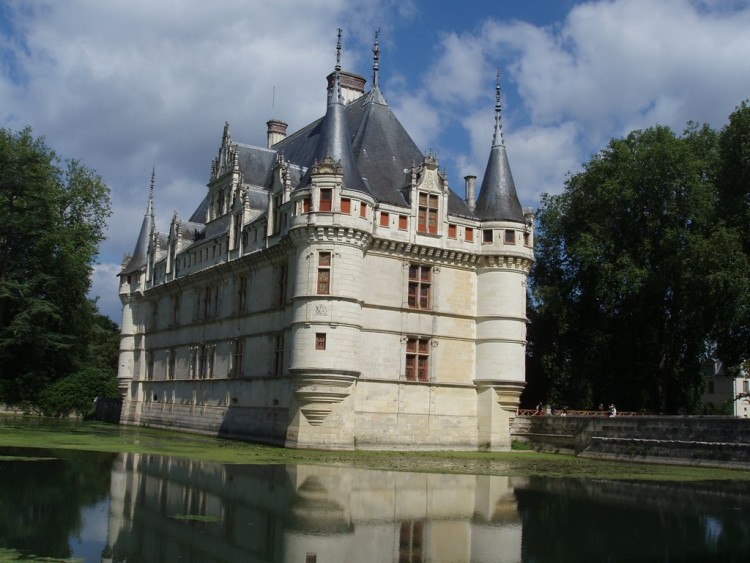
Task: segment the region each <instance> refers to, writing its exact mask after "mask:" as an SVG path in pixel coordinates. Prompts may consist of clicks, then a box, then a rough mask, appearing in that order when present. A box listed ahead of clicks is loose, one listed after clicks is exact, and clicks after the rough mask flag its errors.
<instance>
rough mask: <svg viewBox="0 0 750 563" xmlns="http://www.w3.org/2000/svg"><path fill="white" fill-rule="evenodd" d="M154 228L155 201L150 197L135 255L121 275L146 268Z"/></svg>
mask: <svg viewBox="0 0 750 563" xmlns="http://www.w3.org/2000/svg"><path fill="white" fill-rule="evenodd" d="M153 228H154V201H153V196H149V198H148V205H146V214H145V215H144V217H143V222H142V223H141V232H140V233H139V234H138V240H137V241H136V243H135V248H134V249H133V255H132V256H131V258H130V260H129V261H128V263H127V264H126V265H125V267H124V268H123V269H122V271H121V272H120V275H127V274H132V273H133V272H137V271H138V270H141V269H142V268H145V267H146V261H147V260H148V243H149V237H150V236H151V231H152V230H153Z"/></svg>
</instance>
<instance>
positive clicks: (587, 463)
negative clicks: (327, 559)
mask: <svg viewBox="0 0 750 563" xmlns="http://www.w3.org/2000/svg"><path fill="white" fill-rule="evenodd" d="M2 447H13V448H19V447H20V448H39V449H51V450H54V449H78V450H88V451H102V452H134V453H146V454H148V453H151V454H159V455H169V456H175V457H184V458H189V459H195V460H206V461H217V462H222V463H232V464H254V465H271V464H320V465H347V466H352V467H361V468H369V469H380V470H389V471H418V472H419V471H423V472H432V473H457V474H467V473H470V474H479V475H505V476H544V477H583V478H591V479H628V480H669V481H697V480H717V479H719V480H724V479H734V480H736V479H745V480H747V479H750V473H748V472H745V471H737V470H731V469H708V468H700V467H683V466H680V467H675V466H665V465H659V464H648V463H625V462H613V461H603V460H592V459H581V458H577V457H575V456H573V455H568V454H551V453H541V452H535V451H529V450H526V451H511V452H500V453H497V452H445V451H440V452H383V451H378V452H373V451H354V452H350V451H347V452H332V451H315V450H289V449H283V448H276V447H270V446H262V445H257V444H249V443H244V442H237V441H233V440H225V439H219V438H212V437H208V436H201V435H195V434H187V433H180V432H172V431H164V430H155V429H150V428H134V427H122V426H118V425H113V424H106V423H101V422H87V421H80V420H57V419H46V418H41V417H29V416H10V415H4V416H0V448H2ZM0 453H1V452H0Z"/></svg>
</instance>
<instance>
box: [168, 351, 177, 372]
mask: <svg viewBox="0 0 750 563" xmlns="http://www.w3.org/2000/svg"><path fill="white" fill-rule="evenodd" d="M167 353H168V354H169V355H168V357H167V379H174V378H175V366H176V364H177V350H175V349H174V348H170V349H169V351H168V352H167Z"/></svg>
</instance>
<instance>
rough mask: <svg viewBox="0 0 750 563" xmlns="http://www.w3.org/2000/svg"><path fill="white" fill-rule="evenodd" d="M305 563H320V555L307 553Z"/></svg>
mask: <svg viewBox="0 0 750 563" xmlns="http://www.w3.org/2000/svg"><path fill="white" fill-rule="evenodd" d="M305 563H318V554H317V553H305Z"/></svg>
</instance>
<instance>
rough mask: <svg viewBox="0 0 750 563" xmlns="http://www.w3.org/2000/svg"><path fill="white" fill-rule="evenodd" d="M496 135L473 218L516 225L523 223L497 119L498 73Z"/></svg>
mask: <svg viewBox="0 0 750 563" xmlns="http://www.w3.org/2000/svg"><path fill="white" fill-rule="evenodd" d="M495 91H496V101H495V133H494V135H493V137H492V148H491V149H490V158H489V160H488V161H487V168H486V169H485V172H484V179H483V180H482V187H481V188H480V190H479V197H478V198H477V204H476V207H475V208H474V214H475V215H476V216H477V217H478V218H479V219H482V220H484V221H517V222H519V223H523V222H524V217H523V210H522V209H521V202H520V201H518V195H517V194H516V186H515V184H514V183H513V175H512V174H511V172H510V164H509V163H508V154H507V152H506V151H505V140H504V139H503V127H502V122H501V119H500V112H501V109H502V106H501V105H500V71H498V73H497V83H496V86H495Z"/></svg>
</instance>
